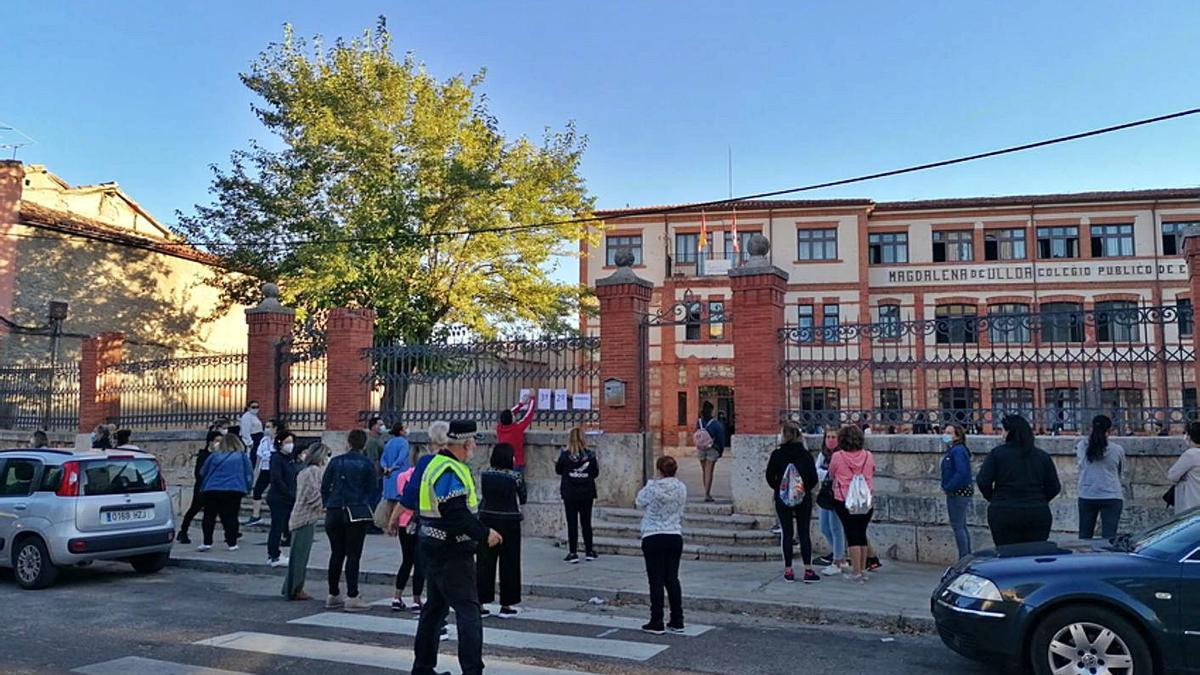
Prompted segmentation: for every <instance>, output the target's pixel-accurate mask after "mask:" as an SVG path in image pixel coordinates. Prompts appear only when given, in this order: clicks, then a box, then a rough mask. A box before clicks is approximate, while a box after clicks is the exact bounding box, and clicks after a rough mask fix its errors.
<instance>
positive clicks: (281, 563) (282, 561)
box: [270, 558, 288, 567]
mask: <svg viewBox="0 0 1200 675" xmlns="http://www.w3.org/2000/svg"><path fill="white" fill-rule="evenodd" d="M270 562H271V567H286V566H287V564H288V559H287V558H276V559H274V560H272V561H270Z"/></svg>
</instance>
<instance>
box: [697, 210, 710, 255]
mask: <svg viewBox="0 0 1200 675" xmlns="http://www.w3.org/2000/svg"><path fill="white" fill-rule="evenodd" d="M706 248H708V223H706V222H704V212H703V211H701V212H700V239H699V241H698V242H697V244H696V252H697V253H703V252H704V249H706Z"/></svg>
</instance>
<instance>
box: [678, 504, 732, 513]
mask: <svg viewBox="0 0 1200 675" xmlns="http://www.w3.org/2000/svg"><path fill="white" fill-rule="evenodd" d="M683 510H684V511H685V512H687V513H708V514H711V515H720V516H729V515H733V503H732V502H727V501H719V502H699V501H697V502H692V501H689V502H688V503H687V505H686V506H684V508H683Z"/></svg>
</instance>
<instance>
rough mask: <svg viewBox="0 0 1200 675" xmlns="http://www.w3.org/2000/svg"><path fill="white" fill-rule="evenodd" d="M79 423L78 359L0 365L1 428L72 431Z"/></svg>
mask: <svg viewBox="0 0 1200 675" xmlns="http://www.w3.org/2000/svg"><path fill="white" fill-rule="evenodd" d="M78 424H79V362H78V361H76V362H73V363H64V364H62V365H58V366H55V367H54V368H48V367H47V368H0V429H25V430H31V431H32V430H35V429H46V430H48V431H74V430H75V429H76V427H77V426H78Z"/></svg>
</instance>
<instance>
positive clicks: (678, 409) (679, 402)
mask: <svg viewBox="0 0 1200 675" xmlns="http://www.w3.org/2000/svg"><path fill="white" fill-rule="evenodd" d="M689 420H691V418H690V417H688V409H687V392H686V391H681V392H679V393H677V394H675V424H676V425H677V426H681V427H686V426H687V425H688V422H689Z"/></svg>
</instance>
